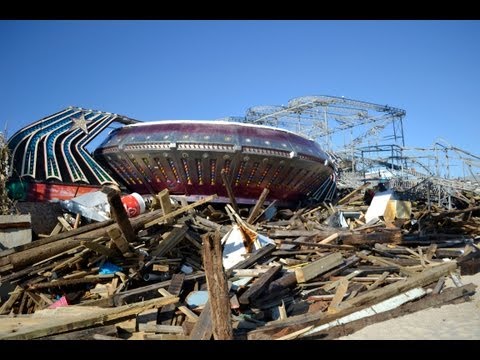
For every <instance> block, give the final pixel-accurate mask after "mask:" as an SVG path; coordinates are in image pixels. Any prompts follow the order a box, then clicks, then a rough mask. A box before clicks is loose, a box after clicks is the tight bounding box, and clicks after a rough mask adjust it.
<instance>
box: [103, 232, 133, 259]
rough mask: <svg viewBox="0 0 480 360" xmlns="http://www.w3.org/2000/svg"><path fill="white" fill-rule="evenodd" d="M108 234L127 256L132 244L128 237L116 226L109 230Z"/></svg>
mask: <svg viewBox="0 0 480 360" xmlns="http://www.w3.org/2000/svg"><path fill="white" fill-rule="evenodd" d="M107 233H108V236H110V239H112V241H113V242H114V244H115V245H116V247H117V248H118V250H120V251H121V253H122V254H123V255H124V256H125V255H127V254H128V253H129V252H130V244H129V243H128V241H127V239H126V238H125V236H124V235H123V233H122V231H121V230H120V228H118V227H115V228H113V229H109V230H107Z"/></svg>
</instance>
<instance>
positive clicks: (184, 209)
mask: <svg viewBox="0 0 480 360" xmlns="http://www.w3.org/2000/svg"><path fill="white" fill-rule="evenodd" d="M216 197H217V194H213V195H210V196H206V197H204V198H203V199H201V200H198V201H196V202H194V203H193V204H190V205H187V206H183V207H182V208H180V209H177V210H174V211H172V212H171V213H168V214H166V215H162V216H160V217H159V218H157V219H154V220H151V221H148V222H146V223H145V224H144V225H143V228H145V229H147V228H149V227H151V226H153V225H157V224H161V223H162V222H164V221H166V220H168V219H170V218H174V217H175V216H177V215H180V214H183V213H185V212H187V211H189V210H191V209H194V208H196V207H197V206H200V205H203V204H206V203H207V202H210V201H212V200H213V199H215V198H216Z"/></svg>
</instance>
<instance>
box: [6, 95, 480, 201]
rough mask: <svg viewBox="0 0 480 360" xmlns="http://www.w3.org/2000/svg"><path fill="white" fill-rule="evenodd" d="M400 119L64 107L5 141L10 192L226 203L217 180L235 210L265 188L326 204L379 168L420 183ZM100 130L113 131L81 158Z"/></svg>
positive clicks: (354, 105) (302, 101)
mask: <svg viewBox="0 0 480 360" xmlns="http://www.w3.org/2000/svg"><path fill="white" fill-rule="evenodd" d="M405 114H406V113H405V111H404V110H401V109H398V108H394V107H391V106H385V105H377V104H372V103H368V102H363V101H358V100H352V99H346V98H344V97H333V96H306V97H300V98H295V99H292V100H290V101H289V102H288V104H287V105H285V106H255V107H251V108H250V109H248V110H247V112H246V115H245V116H243V117H228V118H224V119H220V120H211V121H204V120H202V121H200V120H198V121H197V120H188V121H184V120H164V121H155V122H140V121H138V120H134V119H131V118H128V117H126V116H122V115H117V114H113V113H107V112H102V111H97V110H87V109H83V108H79V107H69V108H67V109H64V110H62V111H59V112H57V113H56V114H53V115H50V116H47V117H45V118H43V119H41V120H38V121H36V122H34V123H32V124H30V125H28V126H26V127H24V128H22V129H20V130H19V131H17V132H16V133H15V134H14V135H13V136H12V137H11V138H10V139H9V141H8V146H9V149H10V153H11V159H12V165H11V167H10V184H9V186H10V190H11V192H12V193H13V194H14V197H15V198H17V199H23V200H31V201H46V200H52V199H59V200H66V199H70V198H72V197H75V196H78V195H81V194H84V193H88V192H90V191H95V190H98V189H99V188H100V187H101V186H102V185H104V184H108V183H116V184H118V185H120V186H122V187H123V188H124V189H125V190H126V191H129V192H137V193H139V194H142V195H148V194H156V193H157V192H159V191H161V190H163V189H169V191H170V193H171V194H172V195H178V196H184V197H186V199H187V200H189V201H194V200H196V199H198V198H199V197H202V196H205V195H210V194H214V193H215V194H217V195H218V196H219V197H218V199H217V201H220V202H227V201H228V196H227V193H226V190H225V186H224V184H223V181H222V177H221V172H222V171H223V172H224V173H226V175H227V178H228V181H229V182H230V185H231V188H232V190H233V192H234V195H235V197H236V199H237V201H238V202H239V203H254V202H255V201H256V199H257V198H258V196H259V195H260V193H261V192H262V190H263V189H264V188H268V189H269V190H270V193H269V197H268V198H267V202H268V201H273V200H276V201H277V202H279V203H285V204H291V203H293V202H297V201H306V200H307V201H311V202H320V201H331V200H332V199H334V197H335V194H336V188H337V186H350V187H353V186H358V185H359V184H361V183H362V182H363V181H366V180H369V179H375V180H378V178H375V176H374V174H380V177H385V169H387V170H388V171H389V173H390V174H397V175H398V174H401V176H402V177H405V176H410V177H412V176H413V175H418V174H419V173H418V172H417V171H414V170H413V169H414V167H415V159H416V157H414V156H412V157H408V156H406V155H405V154H406V150H407V149H406V148H405V139H404V131H403V118H404V117H405ZM105 129H112V130H111V132H110V134H109V135H108V136H107V138H106V139H105V140H104V141H103V142H102V143H101V144H100V145H99V146H98V147H97V148H96V149H95V150H94V151H93V152H89V151H88V150H87V149H86V146H87V144H89V143H91V142H92V140H93V139H95V138H97V137H99V135H100V136H102V135H103V134H104V130H105ZM474 161H476V160H475V159H474ZM417 162H418V161H417ZM417 167H418V166H417ZM379 169H383V170H379ZM427 175H428V176H430V177H432V176H433V175H434V174H433V175H432V174H427ZM392 176H393V177H395V175H392Z"/></svg>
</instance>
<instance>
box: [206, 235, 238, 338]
mask: <svg viewBox="0 0 480 360" xmlns="http://www.w3.org/2000/svg"><path fill="white" fill-rule="evenodd" d="M202 238H203V252H202V258H203V266H204V269H205V277H206V279H207V288H208V296H209V303H210V307H211V312H212V325H213V337H214V339H215V340H232V339H233V329H232V319H231V310H230V301H229V296H228V284H227V277H226V276H225V272H224V271H223V260H222V245H221V236H220V233H219V232H218V231H216V232H215V233H214V234H212V233H207V234H205V235H204V236H203V237H202Z"/></svg>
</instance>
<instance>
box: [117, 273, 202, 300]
mask: <svg viewBox="0 0 480 360" xmlns="http://www.w3.org/2000/svg"><path fill="white" fill-rule="evenodd" d="M204 277H205V273H203V272H198V273H194V274H190V275H186V276H185V281H188V280H199V279H202V278H204ZM171 283H172V281H171V280H166V281H161V282H158V283H155V284H151V285H146V286H142V287H139V288H136V289H132V290H126V291H123V292H121V293H119V294H116V295H115V296H114V297H113V301H114V303H115V305H116V306H120V305H123V304H125V303H126V302H127V301H128V300H132V299H139V298H141V297H146V296H148V295H155V294H156V293H157V291H158V289H160V288H165V287H167V286H169V285H170V284H171Z"/></svg>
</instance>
